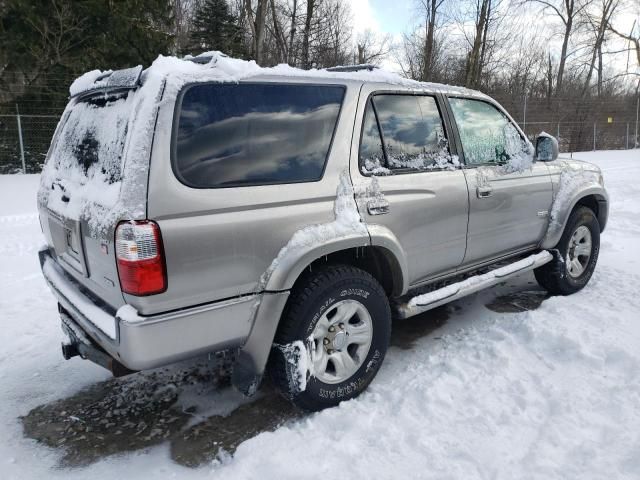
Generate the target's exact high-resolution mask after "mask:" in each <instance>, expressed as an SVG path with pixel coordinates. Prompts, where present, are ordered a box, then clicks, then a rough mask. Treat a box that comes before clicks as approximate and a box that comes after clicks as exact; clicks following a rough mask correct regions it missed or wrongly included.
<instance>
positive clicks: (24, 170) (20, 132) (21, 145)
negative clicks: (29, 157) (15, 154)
mask: <svg viewBox="0 0 640 480" xmlns="http://www.w3.org/2000/svg"><path fill="white" fill-rule="evenodd" d="M16 119H17V120H18V139H19V140H20V159H21V160H22V173H27V164H26V163H25V161H24V143H23V142H22V125H21V123H20V110H19V109H18V104H17V103H16Z"/></svg>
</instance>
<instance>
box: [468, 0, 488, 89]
mask: <svg viewBox="0 0 640 480" xmlns="http://www.w3.org/2000/svg"><path fill="white" fill-rule="evenodd" d="M490 3H491V0H482V5H481V7H480V12H478V13H479V14H478V18H477V20H476V35H475V38H474V39H473V46H472V48H471V51H470V52H469V56H468V57H467V69H466V75H465V85H466V86H467V87H469V88H477V78H478V72H479V70H480V65H479V64H480V54H481V50H482V46H483V43H484V42H483V38H484V35H485V25H486V23H487V13H488V11H489V5H490Z"/></svg>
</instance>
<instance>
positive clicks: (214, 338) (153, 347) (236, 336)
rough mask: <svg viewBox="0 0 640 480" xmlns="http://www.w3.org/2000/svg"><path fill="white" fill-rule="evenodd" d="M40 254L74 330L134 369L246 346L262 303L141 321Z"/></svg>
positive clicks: (213, 306) (234, 303)
mask: <svg viewBox="0 0 640 480" xmlns="http://www.w3.org/2000/svg"><path fill="white" fill-rule="evenodd" d="M38 254H39V257H40V265H41V267H42V272H43V275H44V277H45V280H46V281H47V284H48V285H49V287H50V288H51V291H52V292H53V294H54V296H55V297H56V298H57V300H58V303H59V304H60V305H61V306H62V308H63V309H64V311H65V312H66V313H67V314H68V317H69V318H70V320H71V321H72V322H73V324H74V326H77V327H78V328H79V329H80V330H81V331H82V332H83V333H84V334H86V335H87V336H88V337H90V338H91V339H92V340H93V341H94V342H95V343H96V344H98V345H99V346H100V347H101V348H102V349H104V350H105V352H107V353H108V354H109V355H110V356H111V357H113V358H114V359H115V360H117V361H118V362H119V363H121V364H122V365H124V366H125V367H127V368H128V369H131V370H145V369H150V368H155V367H160V366H163V365H168V364H170V363H174V362H176V361H179V360H182V359H185V358H190V357H194V356H197V355H200V354H203V353H207V352H215V351H221V350H225V349H228V348H234V347H239V346H241V345H243V344H244V342H245V340H246V339H247V337H248V336H249V333H250V331H251V328H252V325H253V320H254V316H255V310H256V305H258V304H259V303H260V300H261V295H253V296H245V297H238V298H234V299H231V300H226V301H221V302H215V303H210V304H207V305H201V306H198V307H191V308H187V309H183V310H178V311H174V312H169V313H163V314H157V315H151V316H139V315H138V314H137V312H136V311H135V310H134V309H133V308H132V307H130V306H128V305H125V306H124V307H121V308H120V309H119V310H118V311H116V312H112V311H111V312H110V311H108V309H107V308H106V307H101V306H100V305H97V304H96V301H94V300H93V299H92V298H91V297H90V296H89V295H87V294H85V293H83V290H82V288H81V287H80V286H79V285H78V284H77V283H76V282H75V280H73V279H72V278H71V277H70V276H68V275H67V274H66V273H65V272H64V270H63V269H62V268H60V266H59V265H58V264H57V262H56V261H55V260H54V259H53V257H52V256H51V253H50V252H49V250H48V249H46V248H45V249H43V250H41V251H40V252H39V253H38Z"/></svg>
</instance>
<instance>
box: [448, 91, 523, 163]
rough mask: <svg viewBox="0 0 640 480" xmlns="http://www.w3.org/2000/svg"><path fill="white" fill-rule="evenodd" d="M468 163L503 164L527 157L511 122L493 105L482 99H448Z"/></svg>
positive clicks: (521, 141)
mask: <svg viewBox="0 0 640 480" xmlns="http://www.w3.org/2000/svg"><path fill="white" fill-rule="evenodd" d="M449 103H450V104H451V109H452V110H453V116H454V118H455V120H456V123H457V125H458V130H459V131H460V140H461V141H462V148H463V150H464V157H465V161H466V162H467V164H470V165H474V164H475V165H478V164H483V163H506V162H509V161H513V160H516V159H518V158H520V157H523V156H526V155H528V154H529V148H528V145H527V143H526V142H525V140H524V139H523V138H522V136H521V135H520V133H518V130H517V129H516V128H515V127H514V126H513V123H511V121H510V120H509V119H508V118H507V117H506V115H504V114H503V113H502V112H501V111H499V110H498V109H497V108H496V107H495V106H493V105H491V104H490V103H487V102H483V101H481V100H471V99H468V98H450V99H449Z"/></svg>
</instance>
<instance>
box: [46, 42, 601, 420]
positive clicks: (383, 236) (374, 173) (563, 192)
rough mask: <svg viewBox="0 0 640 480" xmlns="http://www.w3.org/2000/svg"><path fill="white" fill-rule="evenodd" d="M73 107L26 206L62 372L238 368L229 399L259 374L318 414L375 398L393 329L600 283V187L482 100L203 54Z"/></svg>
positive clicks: (80, 84) (86, 96)
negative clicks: (65, 362)
mask: <svg viewBox="0 0 640 480" xmlns="http://www.w3.org/2000/svg"><path fill="white" fill-rule="evenodd" d="M70 91H71V99H70V102H69V104H68V106H67V108H66V110H65V112H64V114H63V115H62V118H61V120H60V123H59V126H58V128H57V130H56V133H55V135H54V138H53V141H52V144H51V148H50V151H49V153H48V156H47V162H46V165H45V167H44V170H43V173H42V177H41V178H42V180H41V186H40V190H39V193H38V204H39V212H40V222H41V226H42V230H43V232H44V235H45V237H46V240H47V245H46V246H45V247H43V249H42V250H41V251H40V253H39V255H40V262H41V265H42V270H43V274H44V276H45V278H46V280H47V282H48V284H49V286H50V287H51V289H52V291H53V293H54V294H55V296H56V298H57V300H58V302H59V313H60V316H61V318H62V326H63V330H64V331H65V332H66V334H67V336H68V337H69V340H68V342H66V343H65V344H63V354H64V355H65V358H70V357H73V356H77V355H80V356H82V357H83V358H87V359H90V360H93V361H94V362H96V363H98V364H100V365H102V366H105V367H107V368H109V369H110V370H111V371H112V372H113V373H114V374H116V375H120V374H125V373H129V372H130V371H137V370H144V369H151V368H155V367H159V366H163V365H167V364H170V363H173V362H176V361H179V360H182V359H185V358H189V357H194V356H198V355H201V354H205V353H212V352H223V351H224V352H232V353H233V356H232V358H233V359H234V365H233V373H232V381H233V383H234V384H235V385H236V386H237V387H238V388H239V389H241V390H242V391H243V392H245V393H246V394H252V393H253V392H255V390H256V388H257V386H258V385H259V382H260V379H261V378H262V376H263V374H264V372H265V371H269V372H270V375H271V377H272V378H273V381H274V383H275V385H276V386H277V387H278V388H279V389H280V390H281V391H282V393H283V394H284V395H285V396H287V397H288V398H289V399H291V400H292V401H293V402H295V403H296V404H297V405H299V406H301V407H303V408H306V409H310V410H318V409H322V408H325V407H328V406H333V405H336V404H337V403H339V402H340V401H342V400H346V399H349V398H353V397H355V396H357V395H358V394H359V393H361V392H362V391H363V390H364V389H365V388H366V387H367V385H368V384H369V383H370V382H371V381H372V379H373V377H374V376H375V375H376V373H377V371H378V369H379V368H380V365H381V364H382V361H383V359H384V356H385V352H386V350H387V346H388V344H389V335H390V331H391V325H392V324H391V320H392V318H403V317H408V316H411V315H415V314H417V313H420V312H423V311H426V310H428V309H430V308H434V307H436V306H438V305H441V304H443V303H446V302H450V301H452V300H455V299H457V298H460V297H462V296H464V295H468V294H470V293H473V292H475V291H477V290H479V289H481V288H486V287H488V286H491V285H493V284H496V283H498V282H501V281H504V280H505V279H507V278H509V277H511V276H513V275H517V274H519V273H522V272H524V271H527V270H534V272H535V276H536V278H537V279H538V281H539V283H540V284H541V285H542V286H543V287H544V288H546V289H547V290H548V291H549V292H551V293H552V294H562V295H566V294H571V293H573V292H576V291H578V290H580V289H581V288H582V287H584V286H585V284H586V283H587V282H588V281H589V279H590V277H591V275H592V273H593V271H594V268H595V265H596V261H597V258H598V250H599V238H600V233H601V232H602V230H603V229H604V227H605V224H606V221H607V213H608V197H607V193H606V191H605V189H604V186H603V180H602V176H601V174H600V171H599V170H598V168H597V167H595V166H593V165H589V164H586V163H582V162H577V161H573V160H559V159H557V157H558V144H557V142H556V140H555V139H554V138H553V137H551V136H549V135H546V134H541V135H540V136H539V137H538V138H537V139H536V145H535V147H533V146H532V145H531V144H530V143H529V141H528V140H527V138H526V137H525V135H524V134H523V132H522V131H521V130H520V128H519V127H518V125H517V124H516V123H515V122H514V121H513V119H512V118H511V117H510V116H509V114H508V113H507V112H506V111H505V110H504V109H503V108H502V107H501V106H500V105H499V104H498V103H496V102H495V101H494V100H492V99H491V98H490V97H488V96H486V95H483V94H481V93H479V92H475V91H471V90H467V89H463V88H457V87H449V86H445V85H436V84H427V83H419V82H413V81H409V80H406V79H402V78H400V77H398V76H395V75H392V74H389V73H386V72H383V71H380V70H377V69H374V68H372V67H369V66H356V67H342V68H334V69H328V70H321V71H317V70H316V71H300V70H296V69H293V68H290V67H287V66H278V67H274V68H269V69H262V68H259V67H257V66H256V65H255V64H254V63H253V62H245V61H241V60H234V59H231V58H228V57H225V56H224V55H221V54H219V53H212V54H206V55H201V56H198V57H188V58H185V59H178V58H170V57H159V58H158V60H156V61H155V62H154V63H153V64H152V66H151V67H149V68H147V69H145V70H143V69H142V67H134V68H130V69H125V70H118V71H108V72H99V71H93V72H89V73H87V74H85V75H83V76H82V77H80V78H79V79H78V80H76V81H75V82H74V83H73V85H72V86H71V89H70Z"/></svg>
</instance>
